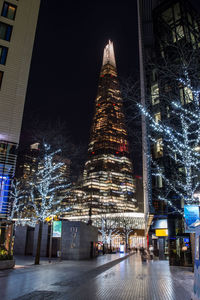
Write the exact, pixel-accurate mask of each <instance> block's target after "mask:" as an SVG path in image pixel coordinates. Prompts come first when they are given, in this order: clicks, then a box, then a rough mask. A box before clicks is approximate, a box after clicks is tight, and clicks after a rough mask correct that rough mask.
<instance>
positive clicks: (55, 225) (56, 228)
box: [52, 221, 62, 237]
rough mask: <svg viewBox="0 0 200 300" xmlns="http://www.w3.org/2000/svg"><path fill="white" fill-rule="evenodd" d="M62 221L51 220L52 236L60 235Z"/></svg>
mask: <svg viewBox="0 0 200 300" xmlns="http://www.w3.org/2000/svg"><path fill="white" fill-rule="evenodd" d="M61 231H62V221H53V234H52V237H61Z"/></svg>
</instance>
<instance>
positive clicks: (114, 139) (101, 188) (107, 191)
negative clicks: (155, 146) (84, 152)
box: [82, 41, 137, 215]
mask: <svg viewBox="0 0 200 300" xmlns="http://www.w3.org/2000/svg"><path fill="white" fill-rule="evenodd" d="M82 188H83V190H84V192H85V195H86V196H85V199H84V203H83V206H82V213H84V214H88V208H89V209H90V212H91V213H92V215H94V214H97V213H98V212H99V211H104V210H106V211H109V212H117V211H118V212H120V211H126V212H133V211H136V210H137V208H136V200H135V197H134V193H135V186H134V182H133V170H132V163H131V160H130V156H129V147H128V140H127V131H126V127H125V120H124V113H123V101H122V97H121V93H120V89H119V82H118V78H117V70H116V63H115V55H114V48H113V43H112V42H111V41H109V43H108V44H107V45H106V47H105V49H104V54H103V64H102V68H101V73H100V79H99V86H98V92H97V97H96V100H95V113H94V118H93V124H92V129H91V137H90V143H89V147H88V160H87V161H86V163H85V169H84V173H83V185H82Z"/></svg>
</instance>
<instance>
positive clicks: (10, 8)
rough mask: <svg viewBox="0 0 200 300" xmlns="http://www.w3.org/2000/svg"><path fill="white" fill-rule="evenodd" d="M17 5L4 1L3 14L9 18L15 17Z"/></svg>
mask: <svg viewBox="0 0 200 300" xmlns="http://www.w3.org/2000/svg"><path fill="white" fill-rule="evenodd" d="M16 9H17V7H16V6H15V5H12V4H10V3H8V2H4V4H3V8H2V12H1V15H2V16H3V17H5V18H8V19H10V20H14V19H15V14H16Z"/></svg>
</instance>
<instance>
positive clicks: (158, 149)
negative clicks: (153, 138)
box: [154, 138, 163, 158]
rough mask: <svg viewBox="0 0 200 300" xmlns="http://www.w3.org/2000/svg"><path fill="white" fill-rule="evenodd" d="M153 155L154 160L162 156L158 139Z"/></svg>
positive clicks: (161, 147) (161, 146)
mask: <svg viewBox="0 0 200 300" xmlns="http://www.w3.org/2000/svg"><path fill="white" fill-rule="evenodd" d="M154 155H155V158H159V157H162V156H163V143H162V138H160V139H158V140H157V142H156V143H155V145H154Z"/></svg>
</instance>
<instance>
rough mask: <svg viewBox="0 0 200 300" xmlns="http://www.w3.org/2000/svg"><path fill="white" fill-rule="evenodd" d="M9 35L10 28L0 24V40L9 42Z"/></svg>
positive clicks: (10, 32)
mask: <svg viewBox="0 0 200 300" xmlns="http://www.w3.org/2000/svg"><path fill="white" fill-rule="evenodd" d="M11 34H12V26H11V25H8V24H5V23H3V22H0V39H2V40H5V41H10V38H11Z"/></svg>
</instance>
